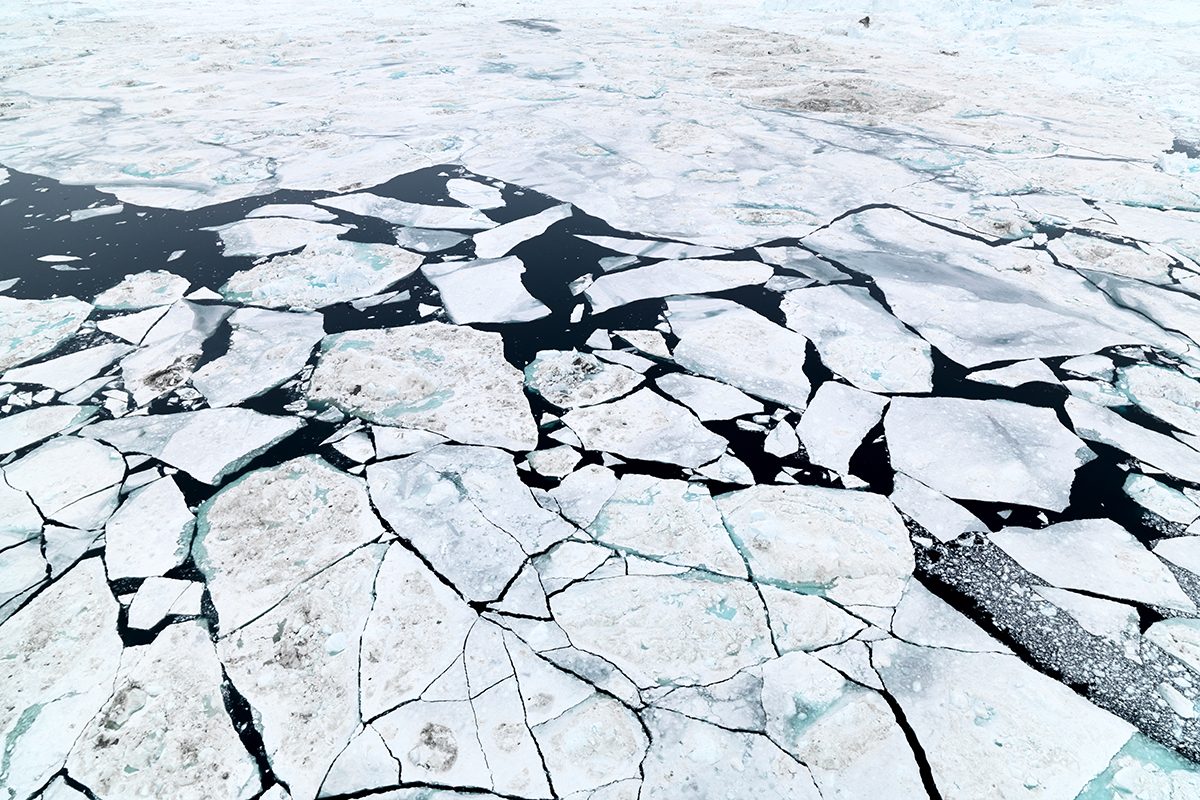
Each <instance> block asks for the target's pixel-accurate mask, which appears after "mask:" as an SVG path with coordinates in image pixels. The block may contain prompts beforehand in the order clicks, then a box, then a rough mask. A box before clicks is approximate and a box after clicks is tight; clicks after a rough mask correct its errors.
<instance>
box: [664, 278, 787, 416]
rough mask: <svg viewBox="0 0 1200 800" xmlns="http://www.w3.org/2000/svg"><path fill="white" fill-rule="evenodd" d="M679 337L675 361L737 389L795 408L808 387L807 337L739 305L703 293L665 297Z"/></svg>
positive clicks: (671, 319) (668, 317)
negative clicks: (806, 369)
mask: <svg viewBox="0 0 1200 800" xmlns="http://www.w3.org/2000/svg"><path fill="white" fill-rule="evenodd" d="M667 319H668V321H669V322H670V323H671V330H672V331H673V332H674V333H675V335H676V336H678V337H679V344H677V345H676V346H675V351H674V357H675V361H676V362H677V363H678V364H679V365H680V366H681V367H683V368H684V369H687V370H689V371H691V372H696V373H699V374H701V375H706V376H708V377H710V378H716V379H717V380H719V381H723V382H724V383H728V384H730V385H732V386H736V387H737V388H739V389H741V390H742V391H744V392H746V393H748V394H752V395H755V396H756V397H761V398H763V399H764V400H771V401H774V402H776V403H780V404H782V405H786V406H789V407H791V408H794V409H797V410H800V409H803V408H804V406H805V405H806V404H807V403H808V395H809V391H810V385H809V381H808V377H807V376H806V375H805V374H804V360H805V356H806V348H807V346H808V340H807V339H805V338H804V337H803V336H801V335H800V334H798V333H796V332H794V331H791V330H788V329H787V328H784V327H783V326H781V325H776V324H775V323H773V322H771V321H770V320H768V319H767V318H766V317H763V316H761V315H759V314H757V313H755V312H754V311H751V310H750V309H748V308H746V307H745V306H742V305H738V304H737V303H734V302H731V301H729V300H720V299H715V298H708V297H675V298H670V299H668V300H667Z"/></svg>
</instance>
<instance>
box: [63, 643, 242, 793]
mask: <svg viewBox="0 0 1200 800" xmlns="http://www.w3.org/2000/svg"><path fill="white" fill-rule="evenodd" d="M221 681H222V671H221V664H220V663H219V662H218V661H217V656H216V653H215V652H214V650H213V644H212V640H211V639H210V638H209V635H208V629H207V628H206V627H205V626H204V624H203V623H201V622H184V623H180V624H178V625H171V626H169V627H168V628H167V629H166V630H164V631H163V632H162V633H161V634H159V636H158V637H157V638H156V639H155V640H154V641H153V642H151V643H150V644H147V645H143V646H140V647H132V648H129V649H128V650H127V651H126V652H125V653H124V654H123V655H122V658H121V669H120V671H119V672H118V673H117V678H116V682H115V684H114V685H113V687H112V689H113V691H112V697H111V698H109V700H108V702H107V703H105V705H104V707H103V708H101V709H100V711H99V713H98V714H97V715H96V716H95V717H94V718H93V719H92V721H91V722H90V723H89V724H88V726H87V728H85V729H84V730H83V732H82V733H81V734H80V737H79V739H78V741H77V742H76V743H75V746H74V747H73V748H72V750H71V755H70V757H69V758H68V759H67V770H68V772H69V773H70V774H71V776H72V777H73V778H75V779H76V780H78V781H79V782H80V783H82V784H84V785H85V786H87V787H88V788H89V789H90V790H91V791H93V792H95V793H97V794H98V795H99V796H101V797H116V796H134V797H136V796H144V797H182V796H186V795H194V796H196V797H206V798H228V800H249V798H251V797H253V796H254V795H255V794H256V793H257V792H258V791H259V789H260V788H261V783H260V781H259V774H258V766H257V765H256V764H255V763H254V759H253V758H252V757H251V756H250V754H249V753H248V752H246V749H245V747H243V746H242V742H241V740H240V739H239V738H238V733H237V731H236V730H235V729H234V726H233V723H232V721H231V720H230V719H229V717H228V716H227V715H226V714H225V710H224V700H223V698H222V686H221Z"/></svg>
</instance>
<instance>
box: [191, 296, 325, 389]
mask: <svg viewBox="0 0 1200 800" xmlns="http://www.w3.org/2000/svg"><path fill="white" fill-rule="evenodd" d="M229 324H230V326H231V327H232V328H233V334H232V336H231V338H230V342H229V350H228V351H227V352H226V353H225V355H223V356H221V357H220V358H217V359H215V360H213V361H210V362H209V363H207V364H205V365H204V366H203V367H201V368H200V369H199V370H197V371H196V372H195V374H193V375H192V385H193V386H195V387H196V388H197V389H198V390H199V391H200V393H201V394H203V395H204V397H205V399H206V400H208V404H209V406H210V407H213V408H220V407H222V406H231V405H236V404H238V403H241V402H242V401H244V400H248V399H249V398H251V397H256V396H258V395H260V394H262V393H263V392H266V391H268V390H269V389H273V388H274V387H276V386H278V385H279V384H281V383H283V382H284V381H286V380H287V379H288V378H290V377H292V376H293V375H295V374H296V373H297V372H299V371H300V370H301V369H303V368H304V365H305V364H306V363H307V362H308V357H309V354H310V353H312V349H313V347H314V346H315V345H316V343H317V342H319V341H320V340H321V337H323V336H324V335H325V328H324V319H323V318H322V316H321V315H320V314H312V313H308V314H293V313H288V312H285V311H266V310H262V309H257V308H240V309H238V310H237V311H235V312H233V314H232V315H230V317H229Z"/></svg>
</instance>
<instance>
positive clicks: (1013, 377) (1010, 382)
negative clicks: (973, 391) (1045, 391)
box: [967, 358, 1058, 387]
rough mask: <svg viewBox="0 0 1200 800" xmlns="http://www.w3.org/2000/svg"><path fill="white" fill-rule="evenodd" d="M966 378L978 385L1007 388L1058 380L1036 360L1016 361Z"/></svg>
mask: <svg viewBox="0 0 1200 800" xmlns="http://www.w3.org/2000/svg"><path fill="white" fill-rule="evenodd" d="M967 377H968V378H969V379H970V380H973V381H978V382H979V383H990V384H992V385H993V386H1008V387H1015V386H1024V385H1025V384H1028V383H1049V384H1057V383H1058V378H1057V377H1055V375H1054V373H1053V372H1052V371H1051V370H1050V368H1049V367H1047V366H1046V364H1045V362H1044V361H1039V360H1038V359H1036V358H1035V359H1032V360H1030V361H1017V362H1014V363H1012V364H1009V365H1008V366H1005V367H997V368H996V369H981V370H976V371H975V372H972V373H971V374H970V375H968V376H967Z"/></svg>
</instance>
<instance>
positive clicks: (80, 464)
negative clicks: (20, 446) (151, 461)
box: [4, 436, 125, 530]
mask: <svg viewBox="0 0 1200 800" xmlns="http://www.w3.org/2000/svg"><path fill="white" fill-rule="evenodd" d="M124 477H125V459H124V458H122V457H121V454H120V453H118V452H117V451H116V450H114V449H113V448H111V447H109V446H107V445H105V444H101V443H100V442H96V441H92V440H90V439H81V438H78V437H75V436H65V437H61V438H58V439H53V440H51V441H49V442H46V443H45V444H43V445H41V446H40V447H38V448H37V449H36V450H33V451H32V452H30V453H28V454H26V455H24V456H22V457H21V458H20V459H18V460H17V461H14V462H13V463H11V464H9V465H7V466H6V467H5V468H4V479H5V480H6V481H7V482H8V485H9V486H11V487H13V488H14V489H19V490H21V491H23V492H26V493H27V494H28V495H29V497H30V499H31V500H33V502H34V504H35V505H36V506H37V508H38V511H39V512H40V513H41V514H42V516H44V517H45V518H46V519H48V520H53V521H54V522H58V523H60V524H62V525H69V526H71V527H73V528H80V529H82V530H94V529H96V528H99V527H100V526H101V525H103V524H104V521H105V520H107V519H108V517H109V516H110V515H111V514H112V512H113V511H114V510H115V509H116V507H117V494H118V491H119V490H120V488H121V481H122V479H123V478H124Z"/></svg>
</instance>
